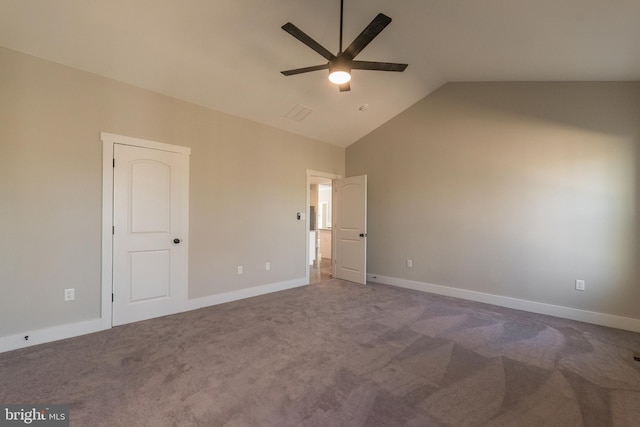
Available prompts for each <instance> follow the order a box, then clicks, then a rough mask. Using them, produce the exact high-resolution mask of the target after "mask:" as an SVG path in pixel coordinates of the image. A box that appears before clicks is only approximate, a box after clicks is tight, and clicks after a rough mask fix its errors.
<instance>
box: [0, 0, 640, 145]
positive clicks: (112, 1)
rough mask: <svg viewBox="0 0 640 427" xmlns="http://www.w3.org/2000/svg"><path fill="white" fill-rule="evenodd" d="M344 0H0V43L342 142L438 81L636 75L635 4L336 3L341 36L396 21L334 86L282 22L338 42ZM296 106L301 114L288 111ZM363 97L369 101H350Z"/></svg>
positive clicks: (543, 0) (638, 1) (577, 0)
mask: <svg viewBox="0 0 640 427" xmlns="http://www.w3.org/2000/svg"><path fill="white" fill-rule="evenodd" d="M339 5H340V2H339V0H332V1H319V0H268V1H265V0H0V45H2V46H5V47H7V48H10V49H13V50H17V51H20V52H25V53H28V54H31V55H34V56H37V57H41V58H45V59H49V60H52V61H55V62H58V63H61V64H65V65H69V66H71V67H75V68H79V69H82V70H86V71H90V72H93V73H97V74H100V75H103V76H106V77H109V78H112V79H115V80H119V81H122V82H126V83H130V84H132V85H135V86H139V87H143V88H146V89H150V90H153V91H156V92H160V93H164V94H167V95H170V96H173V97H176V98H179V99H183V100H186V101H190V102H194V103H196V104H200V105H203V106H207V107H210V108H213V109H216V110H220V111H224V112H226V113H230V114H233V115H236V116H240V117H245V118H248V119H251V120H255V121H257V122H261V123H264V124H268V125H271V126H274V127H276V128H279V129H283V130H287V131H290V132H293V133H296V134H300V135H304V136H307V137H310V138H314V139H317V140H320V141H325V142H328V143H331V144H336V145H339V146H347V145H349V144H351V143H353V142H354V141H356V140H357V139H359V138H361V137H363V136H364V135H366V134H367V133H369V132H371V131H372V130H373V129H375V128H376V127H378V126H380V125H381V124H382V123H384V122H386V121H387V120H389V119H390V118H392V117H394V116H395V115H397V114H398V113H400V112H402V111H403V110H405V109H406V108H408V107H409V106H411V105H412V104H414V103H415V102H417V101H418V100H420V99H422V98H423V97H425V96H426V95H428V94H429V93H431V92H432V91H433V90H435V89H436V88H438V87H439V86H441V85H442V84H444V83H446V82H460V81H556V80H558V81H562V80H599V81H608V80H640V46H639V41H640V23H639V22H638V17H640V0H482V1H479V0H345V12H344V13H345V23H344V45H345V46H346V45H348V44H349V43H350V42H351V41H352V40H353V39H354V38H355V37H356V36H357V35H358V34H359V33H360V31H362V29H363V28H364V27H365V26H366V25H367V24H368V23H369V22H370V21H371V20H372V19H373V18H374V17H375V16H376V14H377V13H379V12H382V13H384V14H386V15H388V16H390V17H391V18H392V19H393V22H392V23H391V24H390V25H389V26H388V27H387V28H386V29H385V30H384V31H383V32H382V33H381V34H380V35H379V36H378V37H377V38H376V39H375V40H374V41H373V42H372V43H371V44H370V45H369V46H367V47H366V48H365V49H364V50H363V51H362V52H361V54H360V55H359V56H358V58H357V59H361V60H371V61H385V62H406V63H408V64H409V67H408V68H407V70H406V71H405V72H404V73H390V72H376V71H360V70H356V71H354V72H353V80H352V84H351V88H352V90H351V92H344V93H340V92H339V91H338V89H337V88H336V87H335V86H334V85H332V84H331V83H330V82H329V81H328V80H327V78H326V77H327V72H326V71H316V72H312V73H308V74H302V75H297V76H290V77H284V76H283V75H281V74H280V71H281V70H286V69H291V68H299V67H305V66H310V65H319V64H323V63H325V62H326V60H324V59H323V58H322V57H321V56H319V55H318V54H317V53H315V52H313V51H312V50H311V49H309V48H308V47H307V46H305V45H303V44H302V43H300V42H299V41H298V40H296V39H294V38H293V37H292V36H290V35H289V34H287V33H286V32H284V31H283V30H282V29H281V28H280V27H281V26H282V25H283V24H284V23H286V22H287V21H290V22H292V23H294V24H295V25H296V26H298V27H299V28H300V29H302V30H303V31H304V32H306V33H307V34H309V35H310V36H311V37H313V38H314V39H316V40H317V41H318V42H320V43H321V44H322V45H324V46H325V47H326V48H327V49H329V50H330V51H332V52H336V51H337V50H338V29H339V9H340V6H339ZM296 104H300V105H303V106H305V107H308V108H310V109H312V110H313V112H312V113H311V114H310V115H309V116H308V117H306V118H305V119H304V120H303V121H301V122H296V121H293V120H290V119H288V118H286V117H285V115H286V114H287V113H288V112H289V111H290V110H291V109H292V108H293V107H294V106H295V105H296ZM363 104H368V109H367V110H366V111H360V110H359V109H358V107H360V106H361V105H363Z"/></svg>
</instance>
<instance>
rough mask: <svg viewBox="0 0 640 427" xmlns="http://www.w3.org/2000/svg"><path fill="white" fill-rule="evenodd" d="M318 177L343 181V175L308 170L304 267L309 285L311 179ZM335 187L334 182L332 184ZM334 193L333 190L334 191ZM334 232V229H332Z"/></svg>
mask: <svg viewBox="0 0 640 427" xmlns="http://www.w3.org/2000/svg"><path fill="white" fill-rule="evenodd" d="M312 176H317V177H320V178H327V179H330V180H331V181H333V180H334V179H341V178H342V175H336V174H334V173H329V172H320V171H314V170H311V169H307V193H306V194H307V201H306V203H305V206H306V207H305V211H306V213H305V217H306V218H307V221H306V222H305V227H304V229H305V239H304V241H305V247H306V249H305V252H304V253H305V257H304V265H305V272H306V273H305V277H306V278H307V283H309V227H310V226H311V222H310V221H311V218H309V208H310V207H311V177H312ZM332 185H333V182H332ZM332 191H333V190H332ZM331 207H332V209H333V203H331ZM332 230H333V227H332ZM331 241H332V242H333V231H332V232H331ZM332 255H333V254H332ZM331 271H333V265H332V266H331Z"/></svg>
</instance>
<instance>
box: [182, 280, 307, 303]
mask: <svg viewBox="0 0 640 427" xmlns="http://www.w3.org/2000/svg"><path fill="white" fill-rule="evenodd" d="M308 283H309V280H305V278H304V277H301V278H299V279H293V280H287V281H285V282H276V283H269V284H267V285H260V286H254V287H251V288H245V289H238V290H237V291H230V292H225V293H222V294H216V295H208V296H206V297H201V298H194V299H190V300H189V301H188V302H187V307H186V309H187V310H197V309H199V308H203V307H209V306H212V305H218V304H224V303H227V302H232V301H238V300H241V299H245V298H251V297H257V296H259V295H265V294H270V293H273V292H279V291H284V290H287V289H293V288H298V287H301V286H306V285H307V284H308Z"/></svg>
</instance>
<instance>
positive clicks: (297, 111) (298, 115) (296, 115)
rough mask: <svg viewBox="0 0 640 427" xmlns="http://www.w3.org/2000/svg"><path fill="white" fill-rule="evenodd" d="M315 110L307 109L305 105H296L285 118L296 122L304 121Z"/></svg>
mask: <svg viewBox="0 0 640 427" xmlns="http://www.w3.org/2000/svg"><path fill="white" fill-rule="evenodd" d="M312 111H313V110H312V109H311V108H307V107H305V106H304V105H300V104H296V105H295V106H294V107H293V108H292V109H291V110H290V111H289V112H288V113H287V114H285V115H284V116H285V117H286V118H287V119H291V120H295V121H296V122H301V121H303V120H304V119H305V118H306V117H307V116H308V115H309V114H311V112H312Z"/></svg>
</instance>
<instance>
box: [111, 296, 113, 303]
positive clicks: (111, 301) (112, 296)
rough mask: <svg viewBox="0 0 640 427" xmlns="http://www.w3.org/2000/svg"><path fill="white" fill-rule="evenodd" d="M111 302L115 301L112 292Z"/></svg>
mask: <svg viewBox="0 0 640 427" xmlns="http://www.w3.org/2000/svg"><path fill="white" fill-rule="evenodd" d="M111 302H113V294H111Z"/></svg>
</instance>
